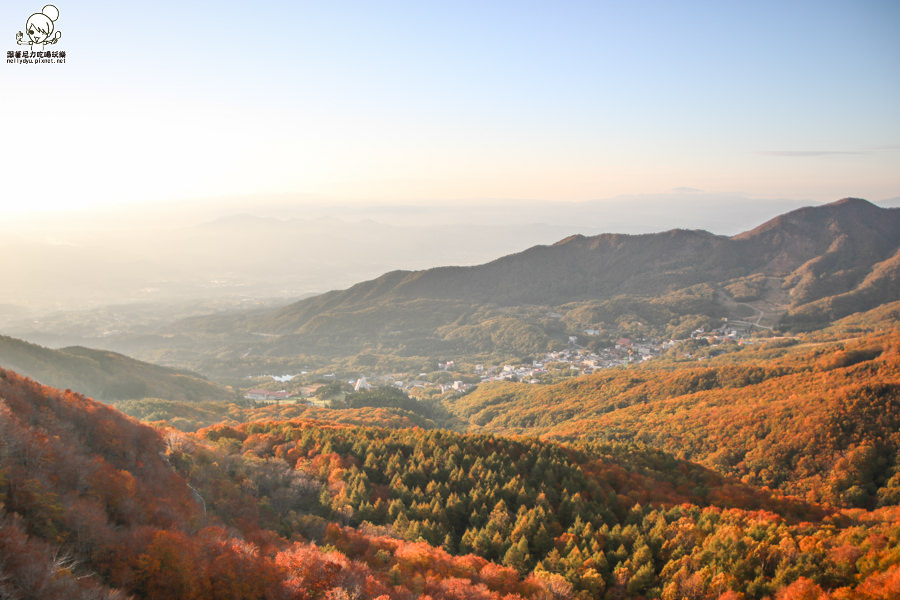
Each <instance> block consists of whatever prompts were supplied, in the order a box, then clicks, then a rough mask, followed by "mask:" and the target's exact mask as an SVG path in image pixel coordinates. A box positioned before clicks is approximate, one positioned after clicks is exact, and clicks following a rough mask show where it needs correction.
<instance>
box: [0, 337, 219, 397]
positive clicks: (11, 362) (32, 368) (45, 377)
mask: <svg viewBox="0 0 900 600" xmlns="http://www.w3.org/2000/svg"><path fill="white" fill-rule="evenodd" d="M0 366H3V367H5V368H7V369H11V370H14V371H16V372H17V373H21V374H23V375H26V376H28V377H32V378H34V379H36V380H38V381H40V382H41V383H43V384H45V385H49V386H53V387H57V388H62V389H72V390H75V391H77V392H80V393H82V394H86V395H88V396H91V397H92V398H96V399H97V400H100V401H102V402H119V401H124V400H137V399H142V398H165V399H167V400H172V401H183V402H204V401H222V400H227V399H230V398H233V394H231V393H229V392H228V391H227V390H225V389H224V388H223V387H221V386H219V385H216V384H214V383H212V382H210V381H207V380H205V379H203V378H202V377H200V376H199V375H196V374H195V373H189V372H187V371H180V370H175V369H168V368H165V367H160V366H157V365H153V364H150V363H146V362H142V361H139V360H135V359H133V358H129V357H127V356H123V355H121V354H117V353H115V352H106V351H103V350H92V349H90V348H82V347H71V348H63V349H62V350H53V349H51V348H45V347H43V346H38V345H35V344H30V343H28V342H25V341H22V340H18V339H15V338H11V337H7V336H0Z"/></svg>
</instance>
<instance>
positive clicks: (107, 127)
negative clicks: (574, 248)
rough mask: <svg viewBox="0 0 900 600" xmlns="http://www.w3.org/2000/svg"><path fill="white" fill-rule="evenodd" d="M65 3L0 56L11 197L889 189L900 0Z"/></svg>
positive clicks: (33, 208) (4, 199)
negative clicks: (36, 48)
mask: <svg viewBox="0 0 900 600" xmlns="http://www.w3.org/2000/svg"><path fill="white" fill-rule="evenodd" d="M43 1H45V0H38V1H37V2H34V1H32V0H6V1H4V2H3V3H2V5H0V40H4V42H3V43H2V45H0V49H3V50H6V51H10V50H12V51H15V50H20V49H28V48H29V47H28V46H17V45H16V32H18V31H24V30H25V29H26V19H27V18H28V17H29V15H31V14H32V13H36V12H40V11H41V9H42V6H43ZM55 6H56V7H57V9H58V11H59V17H58V19H57V21H56V22H55V28H56V30H57V31H59V32H60V33H61V38H60V39H59V41H58V42H57V43H56V44H55V45H53V46H48V49H52V50H57V51H62V50H64V51H65V52H66V61H65V63H64V64H20V63H13V64H10V63H9V61H7V63H6V64H2V65H0V90H2V93H0V131H2V132H3V143H2V144H0V174H2V177H0V181H2V190H0V217H3V216H4V215H5V216H11V215H17V214H22V213H28V214H31V213H38V214H52V213H60V212H64V211H69V210H73V209H83V208H95V207H98V206H101V207H108V206H137V205H138V204H137V203H178V202H182V201H191V200H196V199H214V198H225V197H243V198H260V199H261V198H281V199H282V200H283V201H285V202H294V203H300V204H302V203H303V202H313V201H315V202H320V203H321V202H325V203H327V202H329V201H334V202H342V203H346V202H350V203H353V202H356V203H362V204H365V203H385V202H389V203H401V204H404V203H406V204H426V205H427V204H429V203H430V204H440V203H445V204H446V203H453V202H461V203H469V202H477V201H480V200H503V201H510V202H516V201H529V202H534V201H537V202H569V203H571V202H584V201H596V200H602V199H606V198H622V197H635V198H640V197H641V196H642V195H648V194H656V195H659V194H667V193H671V194H675V195H676V196H677V197H679V198H683V200H681V201H683V202H684V203H685V209H686V210H690V201H689V197H690V192H698V193H699V192H702V193H720V194H725V195H735V194H737V195H742V196H745V197H750V198H757V199H767V198H769V199H771V198H779V199H785V198H788V199H797V200H799V201H804V202H809V203H822V202H830V201H834V200H837V199H839V198H842V197H846V196H857V197H863V198H867V199H869V200H872V201H875V202H878V201H882V200H887V199H891V198H896V197H898V196H900V36H898V35H897V31H900V2H897V1H896V0H861V1H855V2H850V1H839V2H838V1H831V0H815V1H792V0H786V1H785V0H779V1H772V2H769V1H757V2H752V3H751V2H740V3H737V2H721V1H714V2H701V1H685V2H667V1H666V2H654V1H644V0H635V1H628V2H626V1H621V2H607V1H602V0H595V1H590V2H588V1H565V0H563V1H560V2H553V3H549V2H544V1H540V2H538V1H529V0H518V1H515V2H510V1H506V0H495V1H491V2H485V1H484V0H479V1H471V2H470V1H467V0H456V1H454V2H440V1H422V0H416V1H407V2H401V1H393V0H381V1H378V2H373V1H370V2H359V1H351V0H346V1H342V0H334V1H329V2H322V1H320V0H319V1H315V2H307V1H292V2H264V1H263V2H254V3H247V2H236V1H231V0H220V1H218V2H206V1H195V2H176V1H172V0H159V1H155V2H139V3H122V2H111V1H100V0H79V1H78V2H71V1H68V0H58V1H57V2H56V4H55Z"/></svg>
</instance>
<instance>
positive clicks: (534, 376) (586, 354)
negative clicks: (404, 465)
mask: <svg viewBox="0 0 900 600" xmlns="http://www.w3.org/2000/svg"><path fill="white" fill-rule="evenodd" d="M752 327H753V324H751V323H745V322H742V321H737V322H735V321H732V322H731V323H729V322H728V321H727V320H726V321H725V324H724V325H723V326H722V327H719V328H717V329H713V330H711V331H706V330H704V329H697V330H695V331H694V332H693V333H692V334H691V337H692V338H694V339H698V338H705V339H707V340H709V341H710V342H711V343H717V342H722V341H727V340H735V339H741V338H743V337H745V336H746V335H747V334H748V332H749V331H748V330H750V329H752ZM583 333H584V335H586V336H592V335H597V334H599V331H598V330H591V329H586V330H584V332H583ZM578 342H579V338H578V337H577V336H571V337H570V338H569V347H568V348H566V349H565V350H559V351H555V352H548V353H547V354H545V355H544V356H543V358H542V359H541V360H536V361H534V362H532V364H530V365H527V364H524V365H511V364H506V365H497V366H488V367H486V366H484V365H476V366H475V368H474V372H473V373H471V375H472V376H474V377H478V378H479V383H486V382H489V381H521V382H526V383H538V382H539V381H540V379H541V376H542V375H545V374H546V373H548V366H549V365H552V368H553V369H554V370H555V371H557V372H558V371H559V369H560V367H563V368H564V367H565V365H568V366H569V370H570V371H571V372H572V375H581V374H590V373H594V372H596V371H599V370H601V369H609V368H612V367H618V366H622V365H626V364H630V363H634V362H640V361H645V360H649V359H651V358H653V357H654V356H657V355H659V354H661V353H663V352H665V351H667V350H668V349H669V348H671V347H672V346H674V345H675V344H677V343H678V342H677V341H666V342H659V341H656V340H646V339H639V340H635V339H630V338H626V337H622V338H620V339H619V340H617V342H616V343H615V345H614V346H611V347H609V348H603V349H600V350H596V351H594V350H588V349H586V348H584V347H583V346H580V345H579V344H578ZM438 368H439V369H441V370H443V371H447V372H452V371H457V367H456V363H455V361H453V360H447V361H442V362H439V363H438ZM422 375H424V373H423V374H422ZM422 375H420V377H421V376H422ZM330 377H334V375H333V374H332V375H330ZM276 379H277V378H276ZM371 379H372V382H370V381H369V379H367V378H366V377H360V378H359V379H354V380H348V382H347V383H349V384H350V385H352V386H353V389H354V391H357V392H358V391H363V390H368V389H372V387H373V386H381V385H390V386H394V387H397V388H398V389H401V390H403V391H405V392H411V391H412V390H414V389H416V388H420V389H431V390H434V391H435V392H437V391H440V393H447V392H456V393H464V392H466V391H468V390H470V389H471V388H473V387H475V386H476V385H478V384H477V383H466V382H463V381H453V382H449V383H433V382H429V381H425V380H424V379H411V380H401V379H397V378H395V377H393V376H390V375H380V376H374V377H372V378H371ZM467 379H472V378H467ZM277 380H279V381H282V382H284V381H289V379H277ZM317 387H318V386H317V385H312V386H306V387H303V388H300V389H299V390H297V391H295V392H288V391H286V390H279V391H269V390H265V389H252V390H249V391H248V392H246V394H245V395H244V397H245V398H246V399H248V400H254V401H257V402H281V401H283V400H288V399H292V398H294V399H300V398H305V399H307V400H308V401H311V400H309V398H310V397H311V396H314V394H315V392H316V389H317Z"/></svg>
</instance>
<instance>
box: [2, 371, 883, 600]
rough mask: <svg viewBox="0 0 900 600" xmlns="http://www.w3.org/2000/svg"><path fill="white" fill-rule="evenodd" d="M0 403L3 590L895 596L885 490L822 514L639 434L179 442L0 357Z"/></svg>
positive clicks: (245, 431) (248, 432) (301, 435)
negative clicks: (869, 505) (878, 499)
mask: <svg viewBox="0 0 900 600" xmlns="http://www.w3.org/2000/svg"><path fill="white" fill-rule="evenodd" d="M0 399H2V400H0V427H2V433H3V435H2V436H0V502H2V505H3V506H2V509H0V513H2V514H0V591H2V592H3V594H4V597H10V598H15V597H41V598H54V597H59V598H62V597H65V598H102V597H105V598H124V597H126V595H131V596H133V597H136V598H198V599H199V598H223V597H227V598H302V599H306V598H313V599H319V598H332V599H336V598H397V599H402V600H406V599H410V600H411V599H412V598H415V597H430V598H433V599H435V600H441V599H448V600H449V599H460V600H462V599H464V598H479V599H486V600H487V599H496V600H501V598H502V599H503V600H514V599H516V598H537V599H546V600H550V599H567V598H611V599H612V598H624V597H629V598H642V597H646V598H654V597H661V598H666V599H677V598H683V597H689V598H713V599H714V598H763V597H767V596H776V597H778V598H783V599H786V598H791V597H819V598H828V597H830V598H835V599H838V598H840V599H848V598H854V597H866V598H889V597H891V595H892V594H895V593H897V592H898V591H900V573H898V565H900V552H898V550H897V549H898V548H900V514H898V512H897V508H896V507H894V506H888V504H890V502H889V501H886V502H885V504H886V506H885V507H883V508H879V509H876V510H873V511H866V510H862V509H854V510H835V509H828V508H823V507H821V506H817V505H815V504H811V503H807V502H804V501H802V500H797V499H791V498H786V497H781V496H775V495H773V494H771V493H769V492H766V491H765V490H761V489H759V488H756V487H755V486H752V485H748V484H742V483H740V482H737V481H734V480H729V479H727V478H724V477H722V476H721V475H717V474H715V473H714V472H712V471H711V470H709V469H704V468H701V467H698V466H696V465H692V464H690V463H687V462H684V461H680V460H677V459H675V458H674V457H672V456H670V455H667V454H664V453H660V452H658V451H653V450H649V449H645V448H641V447H638V446H635V445H617V444H613V445H599V444H585V445H579V446H565V445H560V444H557V443H552V442H542V441H538V440H536V439H534V438H520V439H507V438H501V437H494V436H490V435H478V434H458V433H451V432H447V431H425V430H422V429H418V428H414V429H390V430H389V429H380V428H373V427H358V426H350V425H340V424H328V423H322V422H318V421H309V420H299V419H295V420H290V421H270V422H261V423H251V424H244V425H238V426H226V425H217V426H214V427H210V428H207V429H205V430H203V431H201V432H199V433H198V434H196V435H192V434H184V433H181V432H177V431H174V430H171V429H169V430H154V429H151V428H148V427H146V426H144V425H141V424H139V423H137V422H135V421H133V420H131V419H129V418H127V417H125V416H123V415H121V414H120V413H117V412H116V411H115V410H113V409H111V408H109V407H106V406H103V405H100V404H97V403H94V402H93V401H91V400H88V399H86V398H84V397H83V396H79V395H76V394H71V393H68V392H59V391H56V390H53V389H50V388H46V387H43V386H40V385H38V384H36V383H34V382H33V381H30V380H27V379H24V378H21V377H19V376H18V375H16V374H14V373H12V372H9V371H3V372H0ZM886 500H887V499H886ZM804 594H805V595H804Z"/></svg>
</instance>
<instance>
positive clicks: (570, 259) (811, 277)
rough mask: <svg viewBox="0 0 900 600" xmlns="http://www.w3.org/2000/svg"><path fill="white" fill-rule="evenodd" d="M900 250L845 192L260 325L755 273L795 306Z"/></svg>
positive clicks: (882, 212)
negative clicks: (389, 304)
mask: <svg viewBox="0 0 900 600" xmlns="http://www.w3.org/2000/svg"><path fill="white" fill-rule="evenodd" d="M898 251H900V209H897V208H880V207H878V206H876V205H874V204H872V203H870V202H868V201H866V200H861V199H857V198H846V199H844V200H841V201H838V202H835V203H832V204H828V205H824V206H818V207H808V208H801V209H798V210H795V211H791V212H789V213H786V214H784V215H781V216H779V217H776V218H774V219H772V220H770V221H768V222H766V223H764V224H763V225H760V226H759V227H757V228H755V229H752V230H750V231H747V232H745V233H742V234H739V235H736V236H733V237H726V236H719V235H714V234H712V233H709V232H706V231H697V230H684V229H674V230H671V231H666V232H662V233H656V234H643V235H623V234H602V235H598V236H592V237H585V236H581V235H575V236H571V237H568V238H566V239H563V240H561V241H560V242H558V243H556V244H554V245H552V246H535V247H533V248H529V249H528V250H525V251H523V252H520V253H517V254H512V255H509V256H505V257H502V258H499V259H497V260H494V261H492V262H489V263H486V264H483V265H478V266H472V267H439V268H435V269H428V270H424V271H393V272H390V273H387V274H385V275H383V276H381V277H379V278H377V279H374V280H371V281H366V282H363V283H359V284H357V285H354V286H353V287H351V288H349V289H347V290H343V291H337V292H329V293H327V294H323V295H321V296H317V297H314V298H310V299H306V300H302V301H300V302H297V303H295V304H292V305H289V306H288V307H285V308H283V309H281V310H280V311H277V313H276V314H274V315H272V317H271V320H270V321H269V322H268V323H260V325H262V326H265V325H269V326H270V327H272V329H273V330H274V331H277V332H278V333H292V332H296V331H297V330H298V329H300V328H301V327H302V326H303V325H304V324H306V323H308V322H309V321H310V320H311V319H313V318H315V317H316V316H318V315H321V314H323V313H326V312H334V311H339V310H353V309H356V308H359V307H361V306H364V305H369V306H371V305H373V304H376V303H378V302H384V301H394V302H401V301H408V300H412V299H430V300H442V301H460V302H466V303H492V304H497V305H501V306H504V305H506V306H511V305H522V304H546V305H555V304H562V303H566V302H572V301H578V300H586V299H598V298H611V297H614V296H617V295H621V294H629V295H639V296H654V295H660V294H663V293H667V292H671V291H673V290H675V289H679V288H686V287H689V286H691V285H696V284H700V283H710V284H721V283H723V282H725V281H727V280H731V279H735V278H740V277H746V276H750V275H754V274H760V275H763V276H766V277H777V278H781V279H783V281H784V284H783V285H784V287H785V289H788V290H790V292H791V305H790V307H789V308H791V309H794V310H796V309H798V308H800V307H802V306H803V305H805V304H808V303H811V302H815V301H818V300H821V299H823V298H826V297H831V296H836V295H839V294H853V293H854V292H855V291H856V290H857V288H859V286H861V285H862V284H863V283H865V282H867V281H868V283H869V286H870V287H873V286H874V284H875V283H878V282H882V283H884V281H883V280H887V281H895V278H894V275H895V274H896V268H895V266H896V265H895V263H898V261H900V255H898ZM879 269H880V270H881V273H880V274H879V272H878V271H879ZM873 278H874V280H876V281H873ZM874 287H877V286H874ZM882 287H883V288H884V289H883V290H881V292H879V293H870V294H868V295H866V294H863V295H860V297H859V298H857V299H858V300H859V301H860V303H859V306H852V307H851V306H848V307H847V308H846V309H843V310H838V311H835V314H830V315H829V318H834V317H836V316H843V315H844V314H848V313H847V312H846V311H847V310H850V309H851V308H852V309H853V310H852V311H851V312H855V311H856V310H865V309H868V308H872V307H873V306H876V305H877V304H879V303H881V302H884V301H886V300H887V299H888V298H887V296H886V294H888V293H889V292H890V291H891V290H893V289H894V288H893V287H892V286H890V285H887V286H882ZM879 289H880V288H879ZM849 304H852V303H849ZM786 308H788V307H786ZM841 313H842V314H841Z"/></svg>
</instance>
